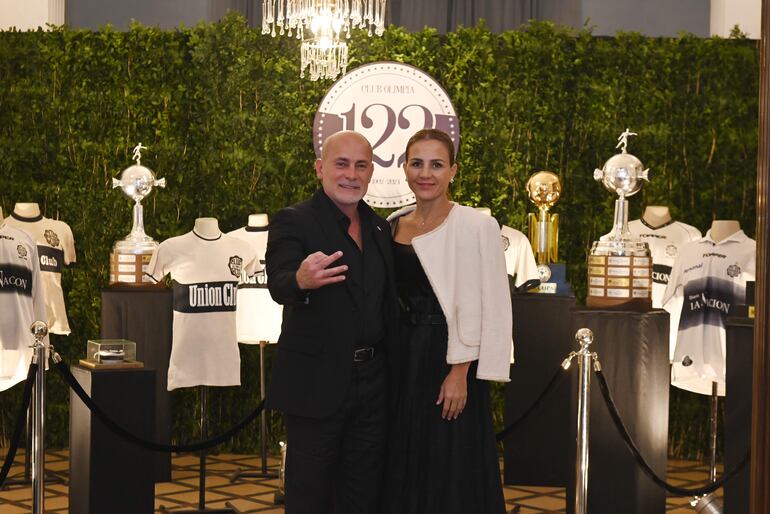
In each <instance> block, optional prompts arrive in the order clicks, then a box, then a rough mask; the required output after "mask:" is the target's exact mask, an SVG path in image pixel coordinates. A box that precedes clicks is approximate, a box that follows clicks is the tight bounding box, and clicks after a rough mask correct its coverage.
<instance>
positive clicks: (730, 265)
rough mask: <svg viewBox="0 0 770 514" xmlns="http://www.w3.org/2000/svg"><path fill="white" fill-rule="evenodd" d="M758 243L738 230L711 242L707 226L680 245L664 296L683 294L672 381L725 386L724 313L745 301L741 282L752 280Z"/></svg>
mask: <svg viewBox="0 0 770 514" xmlns="http://www.w3.org/2000/svg"><path fill="white" fill-rule="evenodd" d="M756 250H757V245H756V242H755V241H754V240H753V239H750V238H749V237H747V236H746V234H744V233H743V231H742V230H739V231H738V232H736V233H735V234H733V235H731V236H730V237H728V238H726V239H724V240H722V241H720V242H718V243H716V242H714V240H713V239H712V238H711V231H709V232H707V233H706V235H705V236H704V237H703V238H702V239H700V240H698V241H694V242H692V243H687V244H685V245H684V246H682V247H681V248H680V250H679V257H677V259H676V262H675V263H674V267H673V269H672V271H671V278H670V279H669V282H668V286H667V288H666V292H665V295H664V298H663V302H664V304H667V303H668V301H669V300H670V299H672V298H674V297H675V296H676V295H677V294H679V295H681V296H682V301H683V305H682V314H681V317H680V319H679V334H678V338H677V344H676V350H675V352H674V361H673V366H672V370H671V373H672V378H671V383H672V384H673V385H675V386H677V387H679V388H682V389H686V390H688V391H693V392H696V393H701V394H709V395H710V394H711V383H712V382H717V383H718V388H719V394H720V395H723V394H724V390H725V347H726V345H725V324H724V322H725V318H726V317H727V316H728V315H729V314H731V313H732V312H733V309H734V308H735V305H736V304H742V303H744V301H745V295H746V282H747V281H750V280H755V266H756Z"/></svg>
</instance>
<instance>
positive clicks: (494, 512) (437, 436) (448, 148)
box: [384, 129, 512, 514]
mask: <svg viewBox="0 0 770 514" xmlns="http://www.w3.org/2000/svg"><path fill="white" fill-rule="evenodd" d="M404 171H405V173H406V178H407V182H408V183H409V186H410V188H411V189H412V191H414V194H415V197H416V205H415V206H414V207H410V208H405V209H402V210H401V211H398V212H396V213H394V214H393V215H392V216H391V218H390V219H391V227H392V231H393V241H394V242H393V245H394V259H395V266H396V284H397V289H398V295H399V302H400V304H401V332H400V338H399V344H400V347H399V348H397V349H396V351H394V352H392V355H393V357H392V359H393V360H392V384H393V388H392V391H393V402H392V404H393V405H392V413H391V425H390V436H389V437H390V447H389V451H388V465H387V468H386V487H385V495H384V496H385V498H386V500H385V504H384V512H385V514H505V502H504V500H503V494H502V486H501V482H500V470H499V463H498V456H497V448H496V443H495V434H494V429H493V425H492V413H491V405H490V398H489V385H488V382H487V381H486V380H481V379H479V378H478V377H483V378H485V379H491V380H500V381H507V379H508V366H509V362H510V356H511V350H512V341H511V330H510V326H511V320H510V317H511V308H510V296H509V293H508V281H507V276H506V274H505V263H504V260H503V249H502V243H501V237H500V229H499V226H498V225H497V223H496V222H495V221H494V219H493V218H491V217H489V216H486V215H484V214H481V213H478V212H476V211H475V210H474V209H472V208H469V207H463V206H460V205H457V204H455V203H453V202H451V201H450V200H449V194H448V189H449V183H450V182H451V181H452V179H453V177H454V175H455V173H456V172H457V164H455V162H454V145H453V143H452V141H451V139H450V138H449V136H448V135H447V134H445V133H444V132H441V131H438V130H434V129H426V130H421V131H420V132H418V133H416V134H415V135H414V136H412V138H411V139H410V140H409V143H408V145H407V149H406V161H405V163H404ZM498 253H499V255H498ZM474 263H475V264H476V265H475V266H474ZM465 267H468V268H471V269H467V270H462V269H459V268H465ZM473 268H479V269H473ZM480 268H483V269H480ZM469 281H470V282H469ZM497 281H499V284H501V286H498V285H497V284H496V282H497ZM469 284H470V285H469ZM506 302H507V307H506ZM500 304H502V305H500ZM442 307H443V308H442ZM468 311H470V312H473V313H474V314H478V315H474V316H471V317H470V318H468V319H470V320H471V322H470V323H466V325H473V326H471V327H470V328H471V329H470V330H468V326H464V325H463V320H462V318H463V317H462V315H461V312H468ZM487 311H489V312H487ZM445 312H448V313H451V314H450V315H449V316H445V315H444V314H445ZM506 316H507V319H506ZM482 321H483V322H484V323H486V325H485V326H484V327H481V328H480V331H481V332H483V334H482V335H480V336H479V338H478V339H479V341H476V338H475V337H474V334H473V328H474V327H475V326H476V325H479V326H481V323H482ZM458 325H459V326H458ZM506 330H507V333H506V332H505V331H506ZM469 333H470V334H471V335H470V336H468V334H469ZM458 334H459V336H458ZM458 339H462V342H459V341H458ZM469 340H470V341H469ZM479 356H481V357H479ZM493 361H494V364H493V365H492V364H491V363H492V362H493ZM500 361H503V364H502V365H501V364H500ZM448 362H451V363H452V364H449V363H448Z"/></svg>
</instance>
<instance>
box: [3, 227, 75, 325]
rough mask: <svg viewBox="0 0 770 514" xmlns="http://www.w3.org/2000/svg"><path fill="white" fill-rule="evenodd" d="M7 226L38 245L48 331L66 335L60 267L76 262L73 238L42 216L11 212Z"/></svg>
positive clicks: (63, 229)
mask: <svg viewBox="0 0 770 514" xmlns="http://www.w3.org/2000/svg"><path fill="white" fill-rule="evenodd" d="M6 223H8V225H10V226H12V227H16V228H18V229H20V230H23V231H24V232H26V233H27V234H29V236H30V237H31V238H32V239H33V240H34V241H35V243H36V244H37V254H38V258H39V259H40V271H41V272H42V273H43V287H44V288H45V297H46V310H47V313H48V314H47V317H48V331H49V332H51V333H53V334H64V335H67V334H69V333H70V325H69V321H68V320H67V309H66V307H65V305H64V291H62V287H61V270H62V266H65V265H70V264H72V263H73V262H75V238H74V237H73V236H72V230H71V229H70V227H69V225H67V224H66V223H64V222H63V221H59V220H52V219H50V218H46V217H44V216H42V215H41V216H37V217H35V218H24V217H21V216H19V215H18V214H16V213H11V215H10V216H9V217H8V218H7V219H6Z"/></svg>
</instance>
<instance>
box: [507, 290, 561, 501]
mask: <svg viewBox="0 0 770 514" xmlns="http://www.w3.org/2000/svg"><path fill="white" fill-rule="evenodd" d="M512 300H513V343H514V357H515V361H516V362H515V364H513V366H511V381H510V382H509V383H508V384H506V386H505V415H504V418H503V424H504V425H505V426H506V427H507V426H508V425H509V424H510V423H512V422H513V421H516V420H517V419H519V418H520V417H521V415H522V414H523V413H524V411H525V410H527V409H528V408H529V407H530V405H532V404H533V403H534V402H535V400H536V399H537V397H538V396H539V395H540V393H541V392H542V391H543V389H545V387H546V385H547V384H548V381H549V380H550V379H551V377H553V375H554V373H556V371H557V370H558V369H559V365H560V364H561V362H562V361H563V360H564V358H565V357H566V356H567V354H569V352H571V351H573V350H575V349H576V347H575V337H574V334H575V332H574V331H571V325H570V310H571V309H573V308H574V307H575V299H574V298H571V297H566V296H555V295H548V294H525V295H514V296H513V298H512ZM569 394H570V387H569V382H568V381H567V380H564V381H563V382H562V383H561V384H560V385H559V386H558V387H556V388H555V389H554V390H553V391H552V392H551V394H550V395H549V396H547V397H546V398H545V400H544V402H543V404H542V405H540V406H539V407H538V408H537V410H535V411H533V412H532V414H531V415H530V417H529V418H528V419H527V421H524V422H523V423H522V424H521V425H519V427H518V428H517V429H516V430H515V431H514V432H513V433H511V434H510V436H509V437H507V438H506V439H505V440H504V441H503V447H504V478H503V480H504V482H505V484H507V485H538V486H552V487H566V486H567V483H568V481H569V480H572V479H573V475H574V468H573V469H570V467H569V466H570V458H569V455H570V451H571V448H572V447H573V446H574V442H573V443H572V444H571V443H570V433H571V431H573V430H574V427H572V426H571V421H570V419H572V418H574V413H573V414H572V415H570V410H569V409H570V397H569Z"/></svg>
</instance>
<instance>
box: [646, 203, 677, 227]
mask: <svg viewBox="0 0 770 514" xmlns="http://www.w3.org/2000/svg"><path fill="white" fill-rule="evenodd" d="M642 220H644V222H645V224H647V226H649V227H652V228H658V227H662V226H663V225H666V224H668V223H671V221H672V219H671V212H669V210H668V207H666V206H665V205H648V206H647V207H645V208H644V214H642Z"/></svg>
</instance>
